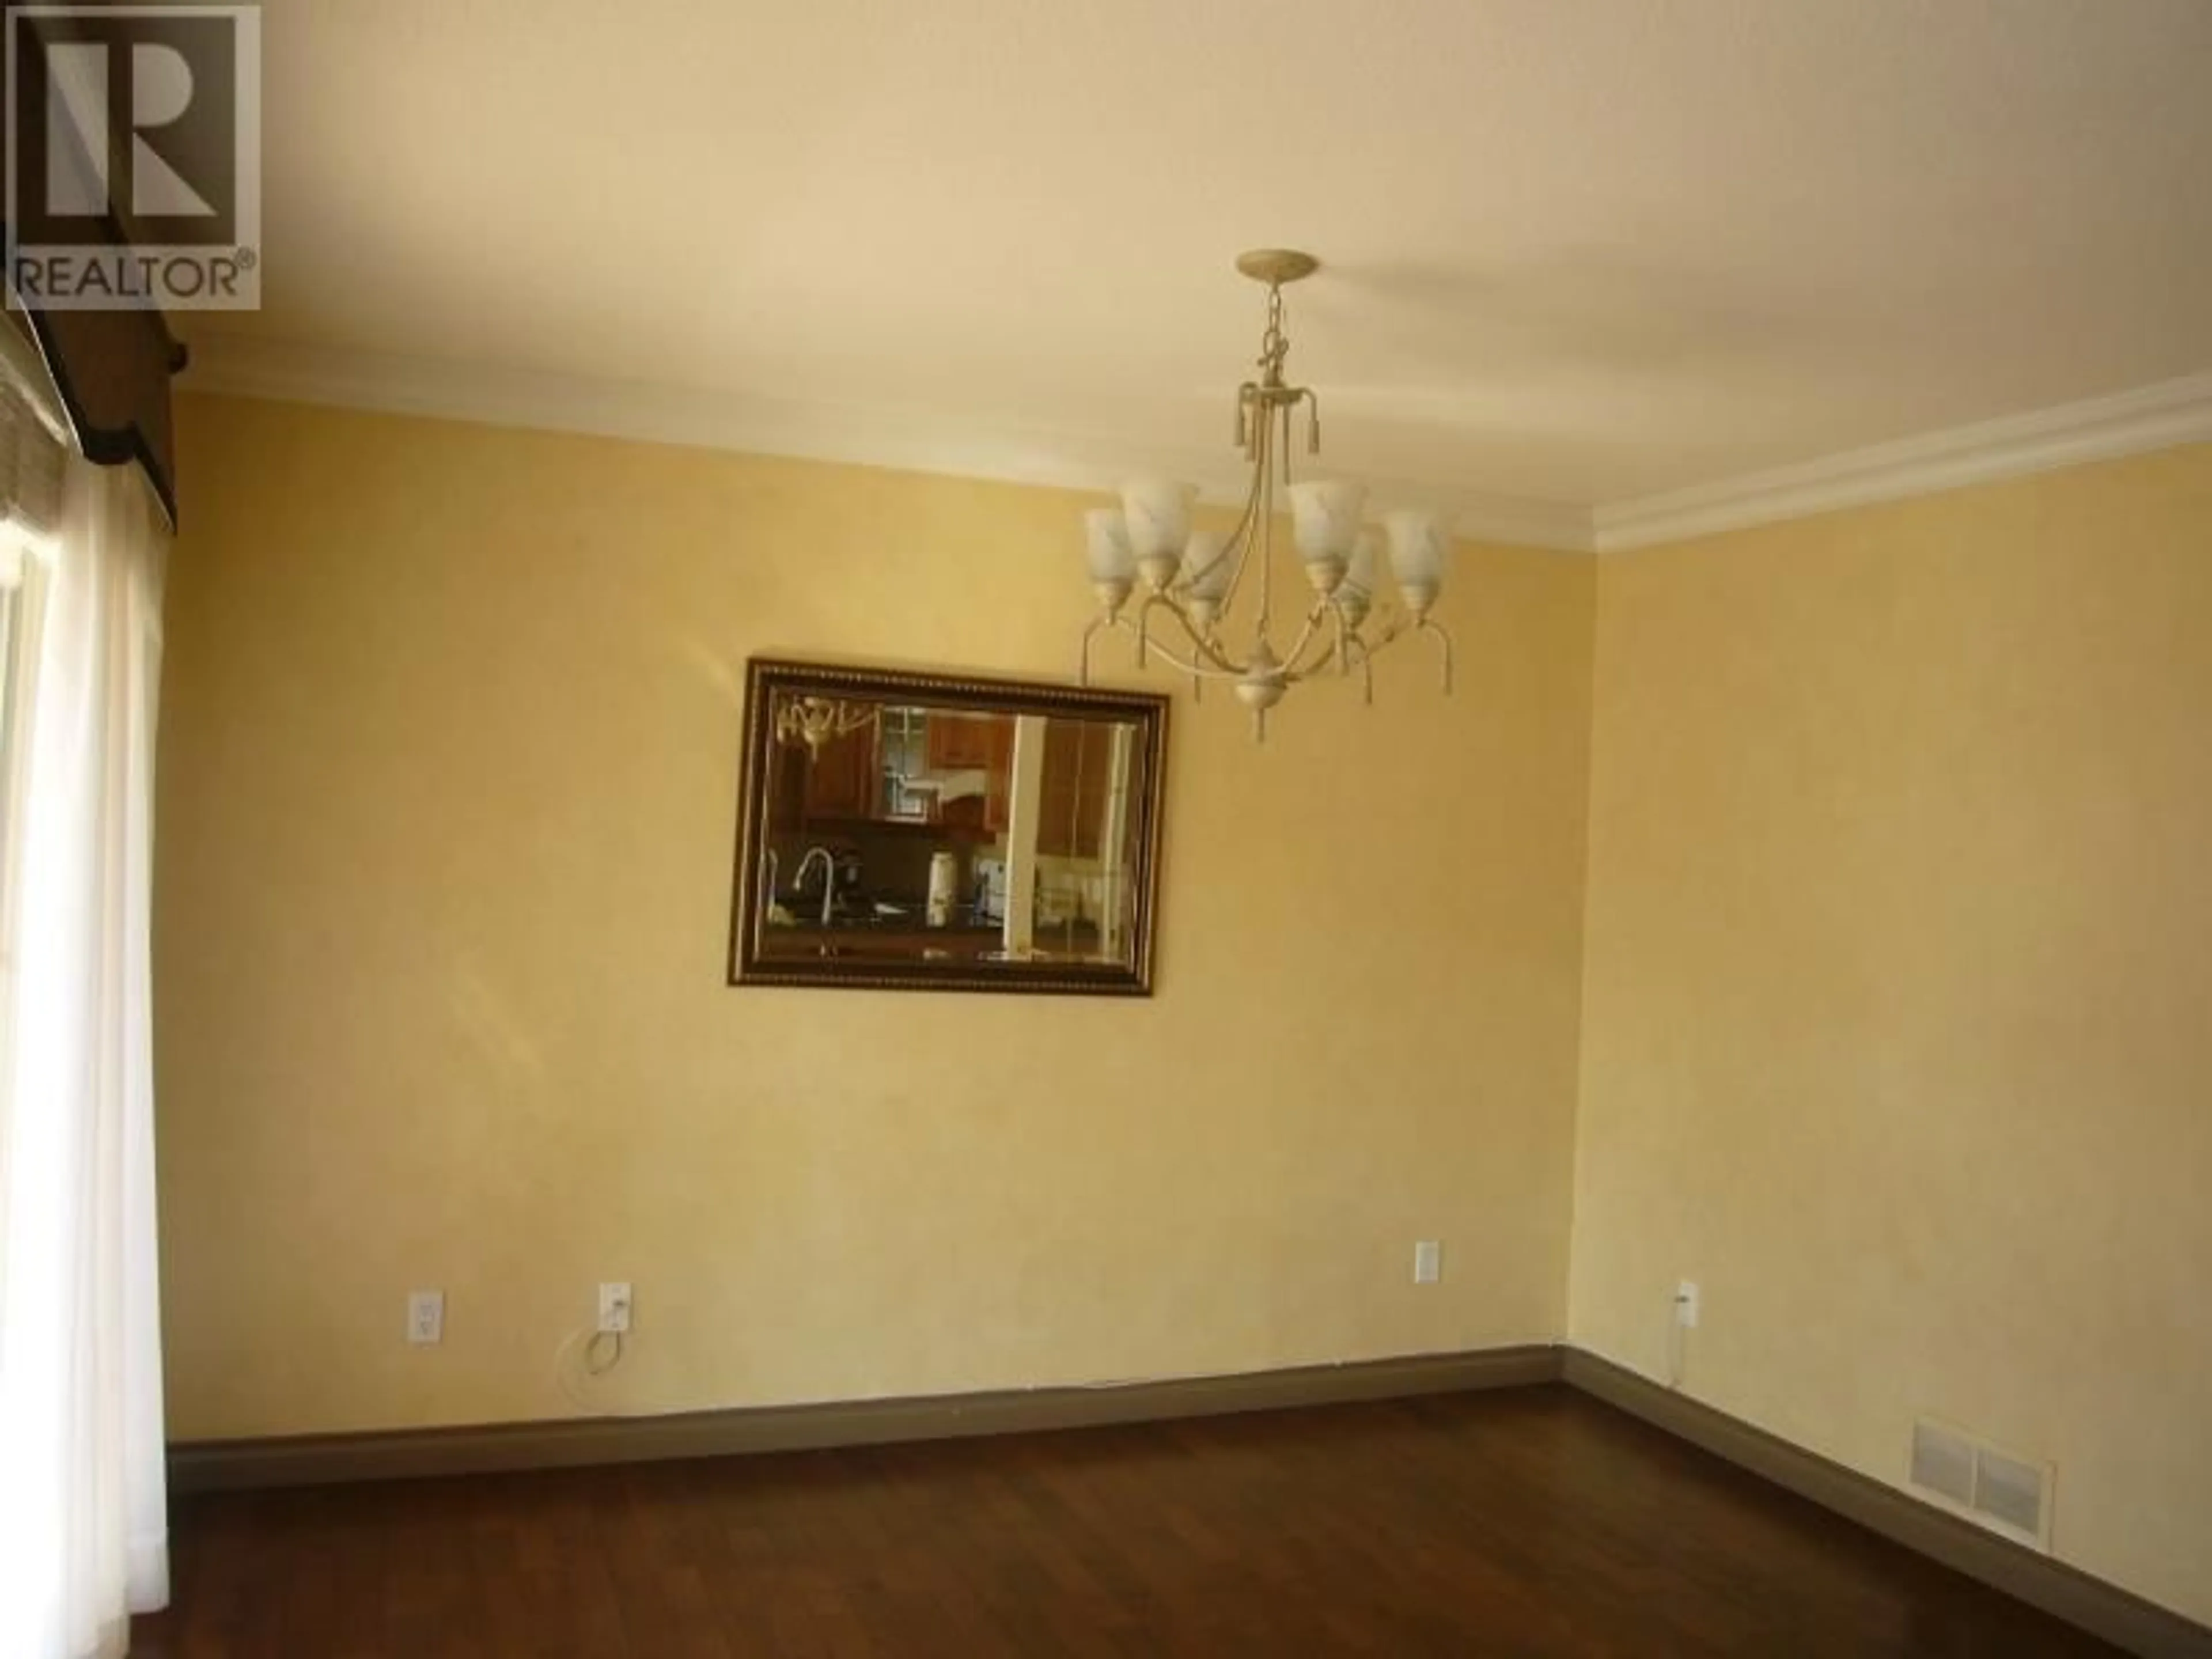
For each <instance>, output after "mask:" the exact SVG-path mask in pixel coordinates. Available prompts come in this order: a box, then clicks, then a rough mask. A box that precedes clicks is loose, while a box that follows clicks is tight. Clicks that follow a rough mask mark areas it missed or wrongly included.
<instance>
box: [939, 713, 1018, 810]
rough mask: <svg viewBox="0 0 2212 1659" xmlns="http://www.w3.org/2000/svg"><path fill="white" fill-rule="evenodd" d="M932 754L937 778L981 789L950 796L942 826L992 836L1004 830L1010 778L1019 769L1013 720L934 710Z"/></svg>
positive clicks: (945, 798) (960, 790) (956, 791)
mask: <svg viewBox="0 0 2212 1659" xmlns="http://www.w3.org/2000/svg"><path fill="white" fill-rule="evenodd" d="M928 748H929V769H930V771H931V772H932V774H933V775H936V776H938V777H939V778H943V779H945V780H947V781H952V782H955V783H957V784H958V785H961V786H969V785H972V786H975V787H972V788H969V787H957V788H953V789H949V790H947V791H946V792H945V793H944V795H943V796H942V798H941V800H940V804H939V807H938V811H937V820H938V822H939V823H944V824H949V825H951V826H953V827H955V828H962V829H980V830H982V831H984V832H986V833H987V834H990V835H996V834H998V833H999V832H1000V830H1002V829H1005V828H1006V786H1007V772H1008V769H1009V768H1010V767H1011V766H1012V763H1013V752H1014V721H1013V717H1012V715H1011V714H962V713H957V712H955V711H953V710H951V709H942V708H940V709H933V710H932V711H931V712H930V716H929V744H928Z"/></svg>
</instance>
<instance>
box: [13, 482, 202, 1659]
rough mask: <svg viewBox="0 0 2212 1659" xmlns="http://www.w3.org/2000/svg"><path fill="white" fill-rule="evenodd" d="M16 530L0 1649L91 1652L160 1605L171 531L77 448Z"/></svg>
mask: <svg viewBox="0 0 2212 1659" xmlns="http://www.w3.org/2000/svg"><path fill="white" fill-rule="evenodd" d="M29 545H30V552H29V556H28V558H27V560H25V561H24V569H25V574H24V577H23V583H22V586H21V590H20V591H19V593H18V596H17V597H18V598H19V599H22V600H25V601H26V602H27V604H26V611H27V614H28V615H29V616H31V617H35V618H36V621H35V623H34V625H33V627H32V628H31V629H28V630H27V631H26V632H25V634H24V635H23V636H22V637H21V639H20V640H19V645H20V646H21V647H22V649H21V652H20V653H19V660H18V662H17V664H16V665H15V673H14V674H13V675H12V676H11V678H12V680H13V682H14V685H15V690H16V692H17V694H18V698H19V703H18V707H17V708H15V710H14V711H12V713H13V714H15V716H17V718H15V719H13V720H11V722H10V725H11V728H12V731H13V733H14V736H15V742H16V744H17V745H18V746H19V748H20V752H19V753H18V754H17V755H16V757H15V765H14V766H12V767H11V768H10V771H11V772H12V774H13V777H14V779H15V789H14V790H13V791H12V792H11V793H10V795H9V799H8V801H7V807H6V816H7V819H8V825H7V828H8V834H7V835H6V836H5V838H4V841H0V847H4V849H5V860H4V862H5V864H6V865H7V866H10V867H9V868H6V869H5V870H3V871H0V894H4V903H0V965H4V971H0V1655H5V1656H8V1659H88V1656H100V1659H106V1656H112V1655H119V1654H121V1653H123V1652H124V1650H125V1648H126V1646H127V1644H128V1642H129V1634H130V1614H131V1612H133V1611H137V1612H145V1611H149V1610H151V1609H153V1608H155V1607H160V1606H161V1604H162V1603H163V1602H164V1601H166V1600H167V1595H168V1543H167V1520H166V1515H165V1511H166V1492H165V1488H164V1479H163V1472H162V1431H161V1313H160V1304H159V1297H158V1287H157V1279H156V1275H155V1210H154V1109H153V1108H154V1102H153V1079H152V1073H151V1060H152V1055H151V1042H150V1029H149V1019H150V1006H149V1004H150V994H149V962H148V902H147V901H148V888H149V879H148V878H149V851H150V846H151V841H152V833H153V822H152V817H153V794H152V785H153V769H154V716H155V707H156V701H157V695H158V690H159V678H160V666H161V579H162V571H163V566H164V562H165V559H166V553H167V535H166V532H164V531H163V530H162V529H161V527H160V524H159V520H158V519H157V518H156V516H155V512H154V510H153V507H152V503H151V501H150V498H149V491H148V489H147V487H146V485H145V483H144V481H143V478H142V477H140V475H139V472H138V470H137V468H136V467H129V466H94V465H90V464H89V463H88V462H86V461H84V460H83V459H81V458H78V457H75V456H72V457H70V459H69V460H68V462H67V471H66V477H65V478H64V488H63V492H62V500H61V503H60V519H59V523H58V526H55V528H54V531H53V533H52V534H51V535H49V536H46V537H44V538H38V539H37V540H35V541H34V542H32V543H31V544H29ZM41 590H42V591H41Z"/></svg>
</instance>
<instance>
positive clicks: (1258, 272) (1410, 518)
mask: <svg viewBox="0 0 2212 1659" xmlns="http://www.w3.org/2000/svg"><path fill="white" fill-rule="evenodd" d="M1320 264H1321V262H1320V261H1319V260H1317V259H1316V258H1314V257H1313V256H1312V255H1311V254H1309V253H1299V252H1295V251H1293V250H1291V249H1288V248H1261V249H1258V250H1255V252H1250V253H1246V254H1243V255H1242V256H1240V257H1239V258H1238V259H1237V270H1240V271H1242V272H1243V274H1244V275H1245V276H1249V277H1250V278H1252V279H1253V280H1254V281H1255V282H1258V283H1265V284H1266V285H1267V331H1266V332H1265V333H1264V334H1263V335H1261V340H1260V356H1259V359H1258V367H1259V370H1260V377H1259V379H1257V380H1247V381H1245V382H1244V384H1243V386H1239V387H1237V447H1239V448H1241V449H1242V450H1243V452H1244V459H1245V461H1246V462H1247V463H1248V464H1249V465H1250V467H1251V469H1252V483H1251V487H1250V489H1249V491H1248V493H1247V494H1246V496H1245V499H1244V507H1243V513H1242V515H1241V516H1240V517H1239V518H1238V519H1237V525H1236V527H1235V528H1234V529H1232V530H1231V531H1229V532H1227V533H1226V534H1224V533H1222V532H1218V531H1212V530H1194V529H1193V528H1192V527H1191V523H1190V517H1191V507H1192V503H1193V502H1194V501H1196V499H1197V496H1198V489H1197V487H1196V486H1195V485H1194V484H1187V483H1175V482H1173V481H1172V480H1170V479H1165V478H1137V479H1133V480H1131V481H1130V482H1129V483H1127V484H1126V485H1124V486H1123V487H1122V490H1121V506H1119V507H1096V508H1093V509H1092V510H1091V511H1090V512H1089V513H1085V515H1084V517H1085V529H1086V531H1087V532H1088V537H1089V550H1090V566H1091V590H1092V592H1095V593H1096V594H1097V596H1098V606H1099V610H1098V614H1097V616H1096V617H1092V618H1091V624H1090V626H1089V627H1087V628H1085V629H1084V630H1083V671H1082V678H1083V683H1084V684H1086V685H1087V684H1090V683H1091V641H1093V640H1095V639H1096V638H1097V636H1098V635H1100V634H1101V633H1103V632H1109V631H1110V630H1112V629H1127V631H1128V632H1130V633H1133V634H1134V635H1136V636H1137V665H1138V666H1139V668H1142V667H1145V666H1146V665H1147V663H1148V660H1149V658H1150V656H1151V654H1152V653H1153V652H1158V653H1159V654H1160V655H1161V656H1162V657H1164V658H1165V659H1167V660H1168V661H1169V662H1170V663H1172V664H1173V665H1175V666H1176V668H1177V669H1179V670H1180V671H1182V672H1183V673H1186V674H1188V675H1189V676H1190V677H1191V680H1192V684H1193V685H1194V687H1197V688H1202V687H1203V686H1204V684H1205V683H1206V681H1207V680H1227V681H1229V682H1231V684H1233V685H1234V686H1235V687H1236V690H1237V699H1238V701H1240V702H1243V705H1244V706H1245V707H1246V708H1249V709H1250V710H1251V711H1252V721H1253V731H1254V733H1255V736H1256V737H1258V738H1261V739H1265V738H1266V737H1267V711H1268V710H1269V709H1271V708H1273V707H1274V706H1275V705H1276V704H1277V703H1279V702H1281V701H1282V700H1283V696H1284V694H1285V692H1287V691H1288V690H1290V689H1291V687H1292V686H1293V685H1296V684H1298V683H1299V682H1300V681H1302V680H1305V679H1310V678H1312V677H1314V676H1315V675H1316V674H1319V673H1322V672H1324V671H1328V672H1331V673H1334V674H1335V675H1339V676H1348V675H1350V674H1352V672H1354V671H1357V672H1358V675H1359V677H1360V679H1361V682H1362V684H1363V687H1364V692H1365V695H1366V696H1367V698H1368V700H1369V701H1370V702H1372V701H1373V700H1374V690H1375V676H1374V666H1373V665H1374V661H1375V659H1376V656H1378V655H1379V654H1381V653H1382V652H1383V650H1384V649H1385V648H1387V647H1389V646H1390V645H1391V644H1393V643H1394V642H1395V641H1398V640H1400V639H1403V638H1407V637H1409V636H1410V635H1415V634H1426V635H1429V636H1430V637H1431V639H1433V640H1434V641H1436V643H1437V652H1438V655H1439V658H1440V660H1441V663H1442V666H1443V689H1444V690H1446V691H1447V692H1449V690H1451V670H1452V653H1451V636H1450V635H1449V634H1447V633H1446V632H1445V631H1444V630H1443V628H1442V627H1441V626H1440V625H1439V624H1438V623H1436V622H1435V621H1434V620H1433V619H1432V618H1431V617H1430V614H1429V613H1430V611H1431V609H1432V608H1433V607H1434V605H1436V602H1437V595H1438V594H1439V593H1441V592H1443V575H1444V557H1445V553H1446V551H1447V550H1448V549H1449V545H1450V531H1449V526H1448V525H1447V524H1446V522H1445V520H1444V518H1443V515H1442V514H1441V513H1433V512H1427V511H1424V510H1421V509H1418V508H1412V507H1406V508H1400V509H1398V510H1397V511H1395V512H1391V513H1384V514H1383V529H1382V530H1381V531H1376V530H1373V529H1367V528H1363V527H1362V525H1361V515H1362V512H1363V509H1364V507H1365V503H1366V496H1367V491H1366V487H1365V486H1364V485H1362V484H1358V483H1349V482H1346V481H1342V480H1336V479H1316V480H1312V481H1308V482H1301V483H1293V482H1291V417H1292V416H1294V415H1295V414H1297V411H1298V410H1300V409H1301V408H1303V409H1304V412H1305V435H1306V453H1308V454H1309V455H1317V454H1319V453H1321V404H1320V400H1319V398H1316V396H1315V394H1314V392H1313V389H1312V388H1311V387H1310V386H1291V385H1290V384H1289V383H1287V382H1286V381H1285V380H1284V378H1283V363H1284V360H1285V358H1287V357H1288V356H1290V351H1291V341H1290V337H1289V336H1288V335H1287V334H1285V332H1284V331H1283V286H1284V284H1285V283H1295V282H1298V281H1300V280H1301V279H1303V278H1304V277H1307V276H1311V275H1312V274H1313V273H1314V272H1315V271H1316V270H1319V269H1320ZM1278 489H1279V490H1280V491H1281V493H1282V494H1283V495H1285V496H1286V497H1287V498H1288V499H1289V501H1290V508H1291V532H1292V539H1293V540H1294V541H1295V542H1296V543H1297V550H1298V557H1299V559H1300V560H1301V561H1302V562H1304V566H1305V574H1306V581H1307V583H1308V585H1309V586H1310V592H1311V596H1310V599H1302V600H1301V601H1300V603H1299V604H1298V605H1297V611H1298V619H1297V623H1296V624H1295V630H1296V631H1295V632H1294V633H1291V634H1290V637H1289V643H1288V648H1287V649H1285V650H1282V651H1280V652H1279V651H1278V650H1277V649H1276V645H1275V626H1274V625H1275V616H1274V605H1273V600H1274V593H1273V574H1272V571H1271V568H1270V567H1271V566H1272V564H1273V552H1274V526H1275V516H1276V500H1277V491H1278ZM1386 545H1387V547H1388V550H1389V565H1390V571H1391V574H1392V576H1393V577H1394V578H1395V582H1396V586H1397V594H1396V597H1395V600H1389V599H1385V600H1383V601H1382V602H1381V603H1380V604H1379V605H1378V603H1377V599H1378V595H1377V592H1376V590H1377V587H1378V586H1379V567H1380V565H1381V563H1382V560H1383V550H1384V548H1385V546H1386ZM1139 580H1142V581H1143V583H1144V589H1145V591H1144V593H1143V596H1142V598H1141V599H1139V600H1138V602H1137V604H1136V605H1135V606H1134V611H1135V614H1134V616H1133V617H1132V616H1131V614H1130V611H1131V609H1132V607H1131V605H1130V599H1131V596H1132V594H1133V593H1134V592H1135V590H1136V586H1137V583H1138V581H1139ZM1243 592H1256V595H1257V605H1256V609H1255V614H1254V616H1253V618H1252V622H1251V624H1250V626H1249V629H1243V628H1239V629H1237V633H1238V635H1240V636H1241V637H1243V639H1244V640H1245V641H1246V642H1245V643H1244V644H1243V647H1242V649H1241V652H1240V651H1239V650H1238V649H1237V647H1232V645H1231V642H1230V638H1229V632H1230V627H1231V624H1230V623H1229V621H1228V617H1229V612H1230V610H1231V606H1232V605H1235V604H1236V602H1237V596H1238V595H1239V594H1240V593H1243ZM1156 613H1164V615H1165V616H1167V617H1170V618H1172V620H1173V622H1174V623H1175V624H1176V629H1178V630H1179V632H1180V635H1181V637H1180V638H1179V639H1175V638H1174V636H1172V635H1171V636H1170V639H1171V641H1172V642H1168V643H1164V642H1163V641H1161V640H1159V639H1158V638H1157V637H1156V636H1155V635H1154V634H1153V631H1152V619H1153V617H1154V616H1155V614H1156ZM1286 631H1287V630H1286Z"/></svg>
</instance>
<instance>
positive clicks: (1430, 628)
mask: <svg viewBox="0 0 2212 1659" xmlns="http://www.w3.org/2000/svg"><path fill="white" fill-rule="evenodd" d="M1413 631H1414V632H1415V633H1416V634H1431V635H1435V636H1436V641H1437V649H1438V650H1439V651H1440V652H1441V653H1443V671H1444V684H1443V689H1444V696H1448V697H1449V696H1451V689H1452V636H1451V633H1450V631H1449V629H1446V628H1445V627H1444V625H1443V623H1437V622H1431V621H1430V620H1429V619H1428V618H1427V617H1422V618H1421V619H1420V621H1419V622H1417V623H1414V624H1413Z"/></svg>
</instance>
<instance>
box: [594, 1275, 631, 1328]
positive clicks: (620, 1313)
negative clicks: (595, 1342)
mask: <svg viewBox="0 0 2212 1659" xmlns="http://www.w3.org/2000/svg"><path fill="white" fill-rule="evenodd" d="M629 1305H630V1304H629V1284H628V1283H627V1282H618V1283H611V1284H605V1285H600V1286H599V1330H600V1332H601V1334H605V1335H612V1336H622V1335H624V1334H628V1332H629Z"/></svg>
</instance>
